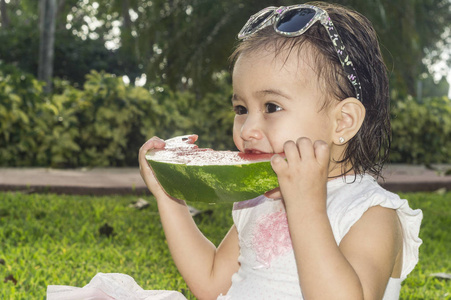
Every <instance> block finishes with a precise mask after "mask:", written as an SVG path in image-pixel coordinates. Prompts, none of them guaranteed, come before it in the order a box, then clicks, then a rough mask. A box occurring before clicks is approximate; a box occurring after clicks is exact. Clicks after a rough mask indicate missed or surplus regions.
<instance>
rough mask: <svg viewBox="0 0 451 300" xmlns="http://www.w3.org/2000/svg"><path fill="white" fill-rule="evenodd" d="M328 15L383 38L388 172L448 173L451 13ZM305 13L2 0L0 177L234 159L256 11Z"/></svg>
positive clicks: (223, 5)
mask: <svg viewBox="0 0 451 300" xmlns="http://www.w3.org/2000/svg"><path fill="white" fill-rule="evenodd" d="M334 2H336V3H340V4H342V5H346V6H349V7H352V8H354V9H356V10H357V11H359V12H361V13H362V14H364V15H365V16H367V17H368V18H369V19H370V20H371V21H372V22H373V24H374V27H375V28H376V31H377V32H378V34H379V38H380V42H381V48H382V51H383V54H384V58H385V60H386V64H387V66H388V69H389V72H390V80H391V95H392V125H393V150H392V155H391V162H392V163H415V164H433V163H449V162H450V157H451V138H450V137H451V102H450V99H449V95H448V93H449V84H448V82H447V81H446V77H447V76H449V75H448V74H450V73H451V71H450V62H451V57H450V56H451V54H450V53H451V43H450V41H451V26H450V24H451V1H449V0H422V1H415V0H390V1H389V0H375V1H358V0H348V1H334ZM297 3H302V2H298V1H296V2H295V1H267V0H258V1H257V0H248V1H239V0H228V1H217V0H191V1H188V0H180V1H178V0H166V1H161V0H153V1H149V0H124V1H119V0H95V1H94V0H39V1H36V0H0V8H1V9H0V20H1V27H0V166H46V167H58V168H72V167H85V166H88V167H95V166H115V167H117V166H135V165H137V158H136V157H137V152H138V149H139V147H140V146H141V144H142V143H143V142H144V141H145V140H146V139H148V138H150V137H151V136H153V135H159V136H161V137H162V138H169V137H171V136H174V135H179V134H187V133H197V134H199V136H200V140H199V145H200V146H201V147H213V148H215V149H234V145H233V141H232V138H231V129H232V122H233V113H232V112H231V105H230V98H231V82H230V74H229V72H228V70H229V66H228V56H229V55H230V54H231V52H232V51H233V48H234V45H235V44H236V34H237V32H238V31H239V29H240V28H241V27H242V26H243V24H244V23H245V22H246V21H247V19H248V17H249V16H250V15H251V14H253V13H255V12H257V11H258V10H259V9H261V8H264V7H266V6H269V5H274V6H278V5H289V4H297ZM52 53H53V55H52ZM49 54H50V55H49Z"/></svg>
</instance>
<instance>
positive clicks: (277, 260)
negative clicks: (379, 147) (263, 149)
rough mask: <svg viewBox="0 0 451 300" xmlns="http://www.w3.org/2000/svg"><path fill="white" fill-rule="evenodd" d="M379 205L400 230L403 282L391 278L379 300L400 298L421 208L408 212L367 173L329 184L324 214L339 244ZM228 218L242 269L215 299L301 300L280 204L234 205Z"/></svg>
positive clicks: (267, 201) (414, 257)
mask: <svg viewBox="0 0 451 300" xmlns="http://www.w3.org/2000/svg"><path fill="white" fill-rule="evenodd" d="M354 179H355V181H354ZM346 181H347V182H346ZM377 205H380V206H382V207H387V208H392V209H395V210H396V212H397V214H398V217H399V220H400V222H401V225H402V229H403V267H402V272H401V278H390V279H389V282H388V284H387V288H386V291H385V295H384V298H383V299H384V300H391V299H398V298H399V292H400V289H401V282H402V280H404V279H405V278H406V276H407V275H408V274H409V273H410V272H411V271H412V270H413V268H414V267H415V265H416V264H417V262H418V248H419V246H420V245H421V243H422V241H421V239H420V238H419V237H418V233H419V229H420V224H421V219H422V212H421V210H412V209H411V208H410V207H409V205H408V203H407V200H403V199H400V198H399V196H398V195H396V194H393V193H391V192H388V191H386V190H384V189H383V188H382V187H380V186H379V185H378V183H377V182H376V180H374V179H373V178H372V177H371V176H369V175H365V176H357V177H356V178H355V177H354V176H348V177H345V178H339V179H335V180H332V181H329V182H328V184H327V214H328V217H329V220H330V223H331V226H332V230H333V234H334V237H335V240H336V242H337V244H340V242H341V240H342V239H343V237H344V236H345V235H346V233H347V232H348V231H349V229H350V228H351V226H352V225H353V224H355V223H356V222H357V221H358V220H359V219H360V218H361V216H362V215H363V213H364V212H365V211H367V210H368V209H369V208H370V207H372V206H377ZM232 214H233V219H234V223H235V225H236V227H237V230H238V235H239V242H240V256H239V259H238V260H239V262H240V264H241V267H240V269H239V271H238V272H237V273H235V274H234V275H233V277H232V286H231V288H230V290H229V291H228V293H227V295H225V296H220V297H219V298H218V299H240V300H241V299H302V292H301V289H300V286H299V279H298V274H297V269H296V262H295V258H294V253H293V248H292V246H291V239H290V234H289V231H288V223H287V218H286V213H285V209H284V205H283V203H282V200H273V199H268V198H265V197H264V196H260V197H258V198H255V199H252V200H248V201H244V202H238V203H235V205H234V208H233V213H232Z"/></svg>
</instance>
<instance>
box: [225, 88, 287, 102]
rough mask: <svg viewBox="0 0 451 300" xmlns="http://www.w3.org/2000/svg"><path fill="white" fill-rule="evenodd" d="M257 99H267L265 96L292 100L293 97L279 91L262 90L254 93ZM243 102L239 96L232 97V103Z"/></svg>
mask: <svg viewBox="0 0 451 300" xmlns="http://www.w3.org/2000/svg"><path fill="white" fill-rule="evenodd" d="M254 95H256V96H257V97H265V96H277V97H283V98H285V99H288V100H290V99H291V97H290V96H288V95H287V94H285V93H284V92H282V91H281V90H278V89H267V90H261V91H257V92H255V93H254ZM239 100H241V97H240V96H238V95H237V94H233V95H232V102H234V101H239Z"/></svg>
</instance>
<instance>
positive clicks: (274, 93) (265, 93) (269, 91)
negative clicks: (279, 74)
mask: <svg viewBox="0 0 451 300" xmlns="http://www.w3.org/2000/svg"><path fill="white" fill-rule="evenodd" d="M255 94H256V95H257V96H278V97H283V98H285V99H291V97H290V96H288V95H287V94H285V93H284V92H282V91H281V90H278V89H267V90H262V91H258V92H255Z"/></svg>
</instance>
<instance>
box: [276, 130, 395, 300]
mask: <svg viewBox="0 0 451 300" xmlns="http://www.w3.org/2000/svg"><path fill="white" fill-rule="evenodd" d="M284 150H285V155H286V158H287V160H286V161H285V160H284V159H282V158H281V157H278V156H275V157H274V158H273V161H272V165H273V168H274V171H275V172H276V173H277V175H278V179H279V184H280V189H281V193H282V195H283V198H284V201H285V205H286V211H287V218H288V224H289V228H290V234H291V238H292V243H293V249H294V253H295V257H296V264H297V269H298V274H299V282H300V285H301V289H302V292H303V295H304V297H305V299H381V298H382V296H383V294H384V291H385V287H386V284H387V282H388V279H389V277H390V275H391V274H392V271H393V268H394V265H395V262H396V258H397V254H398V253H400V248H401V247H402V237H401V234H400V232H401V231H400V226H399V222H398V219H397V215H396V213H395V212H394V211H393V210H390V209H385V208H381V207H375V208H371V209H369V210H368V211H367V212H366V213H365V214H364V215H363V217H362V218H361V219H360V220H359V221H358V222H357V223H356V224H355V225H354V226H353V227H352V228H351V230H350V231H349V233H348V234H347V235H346V237H345V238H344V239H343V240H342V242H341V244H340V246H338V245H337V244H336V241H335V238H334V236H333V232H332V228H331V225H330V222H329V219H328V216H327V211H326V197H327V190H326V184H327V178H328V173H329V159H330V158H329V148H328V145H327V144H326V143H325V142H321V141H316V142H315V143H314V144H312V142H311V141H310V140H309V139H307V138H301V139H299V140H298V141H297V143H296V144H295V143H294V142H287V143H286V144H285V147H284Z"/></svg>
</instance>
